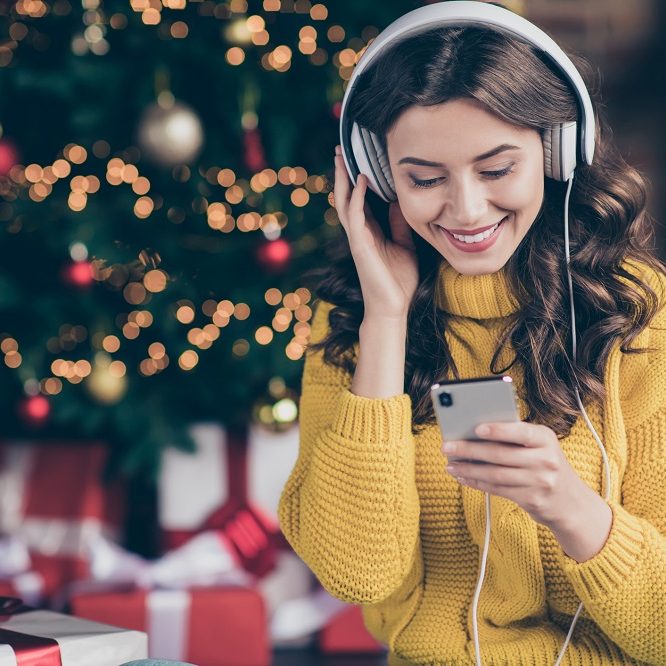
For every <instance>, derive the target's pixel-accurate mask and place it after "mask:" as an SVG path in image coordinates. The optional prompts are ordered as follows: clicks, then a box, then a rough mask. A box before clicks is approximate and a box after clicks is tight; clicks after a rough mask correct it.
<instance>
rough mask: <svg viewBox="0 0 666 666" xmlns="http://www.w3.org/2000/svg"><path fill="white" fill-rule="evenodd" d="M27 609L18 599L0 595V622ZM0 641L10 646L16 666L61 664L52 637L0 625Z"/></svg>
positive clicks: (57, 647)
mask: <svg viewBox="0 0 666 666" xmlns="http://www.w3.org/2000/svg"><path fill="white" fill-rule="evenodd" d="M28 610H30V609H29V608H28V607H27V606H24V605H23V603H22V602H21V600H20V599H16V598H14V597H0V622H3V621H6V620H8V619H9V618H10V617H11V616H12V615H16V614H18V613H25V612H26V611H28ZM0 643H5V644H7V645H9V646H10V647H11V648H12V650H13V651H14V654H15V656H16V665H17V666H62V659H61V658H60V646H59V645H58V641H56V640H55V639H54V638H44V637H43V636H32V635H30V634H23V633H21V632H18V631H11V630H10V629H5V628H3V627H0Z"/></svg>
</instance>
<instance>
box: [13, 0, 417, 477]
mask: <svg viewBox="0 0 666 666" xmlns="http://www.w3.org/2000/svg"><path fill="white" fill-rule="evenodd" d="M416 6H418V5H417V4H416V3H414V4H411V5H410V4H409V3H406V2H388V3H379V4H368V5H366V4H364V3H354V2H338V3H332V4H331V5H330V6H328V5H324V4H321V3H320V4H312V3H311V2H309V0H296V1H295V2H294V1H293V0H264V2H263V4H262V3H248V2H246V1H245V0H229V1H228V2H215V1H213V0H204V1H203V2H202V1H198V2H195V1H190V2H187V0H161V1H160V0H131V2H130V3H127V2H119V1H116V0H109V1H107V2H104V3H102V2H101V1H100V0H82V2H81V3H70V1H69V0H55V1H54V2H44V1H43V0H19V1H18V2H16V3H14V2H11V3H8V2H4V3H2V4H0V12H1V20H0V26H1V27H0V31H1V38H2V39H1V41H0V44H1V46H0V85H1V91H2V94H1V95H0V123H1V131H2V133H1V135H0V224H1V227H0V229H1V232H0V233H1V234H2V242H1V243H0V349H1V351H2V355H1V357H0V358H2V361H3V362H2V363H0V392H1V394H2V396H3V400H2V402H1V406H0V418H1V419H2V430H1V434H2V436H3V437H20V438H24V437H27V438H33V439H34V438H35V437H40V438H41V437H44V438H49V437H58V438H63V437H64V438H69V439H73V438H80V439H92V438H95V439H103V440H105V441H108V442H110V443H111V444H112V445H113V446H112V450H113V465H114V467H115V468H119V469H122V470H123V471H124V472H125V473H140V474H153V473H154V472H155V470H156V468H157V465H158V461H159V454H160V451H161V449H162V448H163V447H165V446H168V445H172V444H175V445H179V446H183V447H187V446H188V445H190V443H191V442H190V439H189V436H188V433H187V428H188V426H189V425H191V424H192V423H194V422H197V421H202V420H204V421H205V420H214V421H220V422H223V423H225V424H227V425H228V426H230V427H234V426H235V425H242V424H244V423H247V422H248V421H249V420H250V419H258V420H259V421H262V422H265V423H266V424H268V425H272V426H273V427H281V426H282V425H285V426H286V425H289V424H291V423H293V421H294V420H295V418H296V416H297V401H298V395H297V392H298V390H299V388H300V386H299V380H300V375H301V373H302V362H303V352H304V348H305V345H306V341H307V339H308V336H309V331H310V327H309V321H310V319H311V317H312V305H313V294H312V290H311V288H308V287H307V286H305V284H304V280H303V279H302V276H303V275H304V274H305V273H306V272H307V271H308V270H309V269H310V268H313V267H315V266H318V265H320V264H321V263H322V260H323V252H322V248H323V246H324V244H325V243H326V242H327V241H328V240H329V239H331V238H333V237H335V236H336V235H338V234H340V233H343V232H342V230H341V228H340V226H339V224H338V221H337V217H336V214H335V210H334V209H333V208H332V205H331V204H332V194H331V191H330V190H331V188H332V184H331V183H330V181H329V180H328V179H327V174H330V173H331V169H332V161H333V147H334V146H335V144H336V143H338V142H339V140H338V134H337V132H338V118H339V109H340V103H341V100H342V97H343V95H344V90H345V84H346V81H348V80H349V78H350V75H351V71H352V69H353V66H354V63H355V62H356V61H357V60H358V58H359V57H360V55H361V54H362V53H363V50H364V49H365V48H366V47H367V45H368V44H369V43H370V42H371V41H372V39H373V38H374V37H375V36H376V35H377V34H378V33H379V31H380V29H381V28H382V27H384V26H385V25H388V23H390V22H391V21H392V20H394V19H395V18H396V17H397V16H399V15H400V14H402V13H405V12H406V11H409V10H410V9H413V8H415V7H416Z"/></svg>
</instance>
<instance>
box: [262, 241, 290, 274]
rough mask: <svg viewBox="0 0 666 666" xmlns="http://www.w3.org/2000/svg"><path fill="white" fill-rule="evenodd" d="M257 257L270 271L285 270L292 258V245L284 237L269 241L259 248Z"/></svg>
mask: <svg viewBox="0 0 666 666" xmlns="http://www.w3.org/2000/svg"><path fill="white" fill-rule="evenodd" d="M257 259H258V261H259V263H260V264H261V265H262V267H263V268H265V269H266V270H268V271H279V270H283V269H284V268H286V267H287V266H288V265H289V260H290V259H291V245H289V243H288V242H287V241H286V240H284V238H278V239H277V240H274V241H268V242H266V243H264V244H263V245H261V246H260V247H259V249H258V250H257Z"/></svg>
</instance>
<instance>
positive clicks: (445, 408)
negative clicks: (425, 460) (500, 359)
mask: <svg viewBox="0 0 666 666" xmlns="http://www.w3.org/2000/svg"><path fill="white" fill-rule="evenodd" d="M430 397H431V398H432V403H433V407H434V410H435V416H436V417H437V422H438V423H439V429H440V430H441V432H442V439H443V440H444V441H446V440H451V439H471V440H479V439H481V438H480V437H478V435H476V433H475V432H474V429H475V428H476V427H477V426H478V425H480V424H482V423H490V422H493V421H520V415H519V413H518V405H517V403H516V391H515V389H514V386H513V380H512V379H511V377H509V376H507V375H501V376H496V377H480V378H478V379H461V380H456V381H451V382H441V383H438V384H434V385H433V386H432V387H431V389H430ZM449 460H451V461H454V460H460V461H462V462H465V459H464V458H453V457H451V456H449Z"/></svg>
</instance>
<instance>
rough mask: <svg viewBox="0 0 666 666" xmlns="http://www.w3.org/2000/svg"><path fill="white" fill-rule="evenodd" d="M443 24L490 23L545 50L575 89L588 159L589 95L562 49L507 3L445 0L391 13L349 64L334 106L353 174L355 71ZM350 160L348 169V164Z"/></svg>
mask: <svg viewBox="0 0 666 666" xmlns="http://www.w3.org/2000/svg"><path fill="white" fill-rule="evenodd" d="M445 26H462V27H464V26H473V27H487V28H491V29H494V30H498V31H500V32H503V33H505V34H507V35H509V36H511V37H515V38H517V39H520V40H522V41H523V42H526V43H527V44H530V45H531V46H533V47H535V48H537V49H539V50H540V51H542V52H543V53H545V54H546V55H547V56H548V57H549V58H550V60H551V61H552V62H553V63H554V64H555V65H556V66H557V67H558V69H559V71H561V72H562V74H563V75H564V76H565V77H566V79H567V80H568V81H569V83H570V84H571V87H572V89H573V91H574V93H575V94H576V97H577V99H578V102H579V109H580V113H581V118H580V119H579V122H578V132H579V139H578V144H579V150H580V155H581V157H582V159H583V160H584V161H585V162H586V163H587V164H592V157H593V155H594V143H595V120H594V112H593V110H592V101H591V99H590V94H589V92H588V90H587V88H586V86H585V83H584V82H583V79H582V77H581V75H580V73H579V72H578V70H577V69H576V67H575V65H574V64H573V62H571V60H570V58H569V57H568V56H567V55H566V53H564V51H563V50H562V49H561V48H560V47H559V46H558V45H557V44H556V42H555V41H554V40H553V39H552V38H551V37H549V36H548V35H547V34H546V33H545V32H544V31H543V30H541V29H540V28H538V27H537V26H535V25H534V24H533V23H530V22H529V21H528V20H527V19H525V18H523V17H522V16H518V15H517V14H514V13H513V12H511V11H509V10H508V9H505V8H503V7H498V6H496V5H490V4H487V3H485V2H478V1H477V0H450V1H449V2H439V3H436V4H433V5H427V6H425V7H419V8H418V9H414V10H413V11H411V12H408V13H407V14H404V15H403V16H401V17H400V18H398V19H396V20H395V21H394V22H393V23H391V24H390V25H389V26H388V27H387V28H386V29H384V30H383V31H382V32H381V33H380V34H379V35H378V36H377V37H376V38H375V40H374V41H373V42H372V43H371V44H370V46H368V48H367V49H366V50H365V52H364V53H363V55H362V56H361V59H360V60H359V62H358V63H357V64H356V66H355V67H354V71H353V73H352V76H351V79H350V80H349V84H348V85H347V88H346V90H345V95H344V98H343V100H342V108H341V112H340V145H341V147H342V155H343V157H344V160H345V165H346V167H347V171H348V172H349V174H350V175H351V174H354V171H356V173H358V171H359V170H358V167H357V165H356V164H353V165H352V164H350V158H351V159H352V160H353V150H352V145H351V133H352V128H351V122H350V119H349V112H348V103H349V99H350V98H351V95H352V93H353V91H354V88H355V86H356V84H357V83H358V81H359V77H360V75H361V74H362V73H363V72H364V71H365V70H367V69H368V68H369V67H370V66H371V65H372V64H373V62H375V61H376V60H377V58H378V57H379V56H380V55H381V54H382V53H383V52H384V51H385V50H386V49H387V48H388V47H389V46H392V45H393V44H395V43H397V42H400V41H403V40H404V39H407V38H410V37H414V36H415V35H418V34H421V33H423V32H427V31H429V30H432V29H433V28H438V27H445ZM352 166H353V168H354V170H352ZM352 179H353V181H354V182H355V181H356V178H355V176H354V177H353V178H352Z"/></svg>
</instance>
